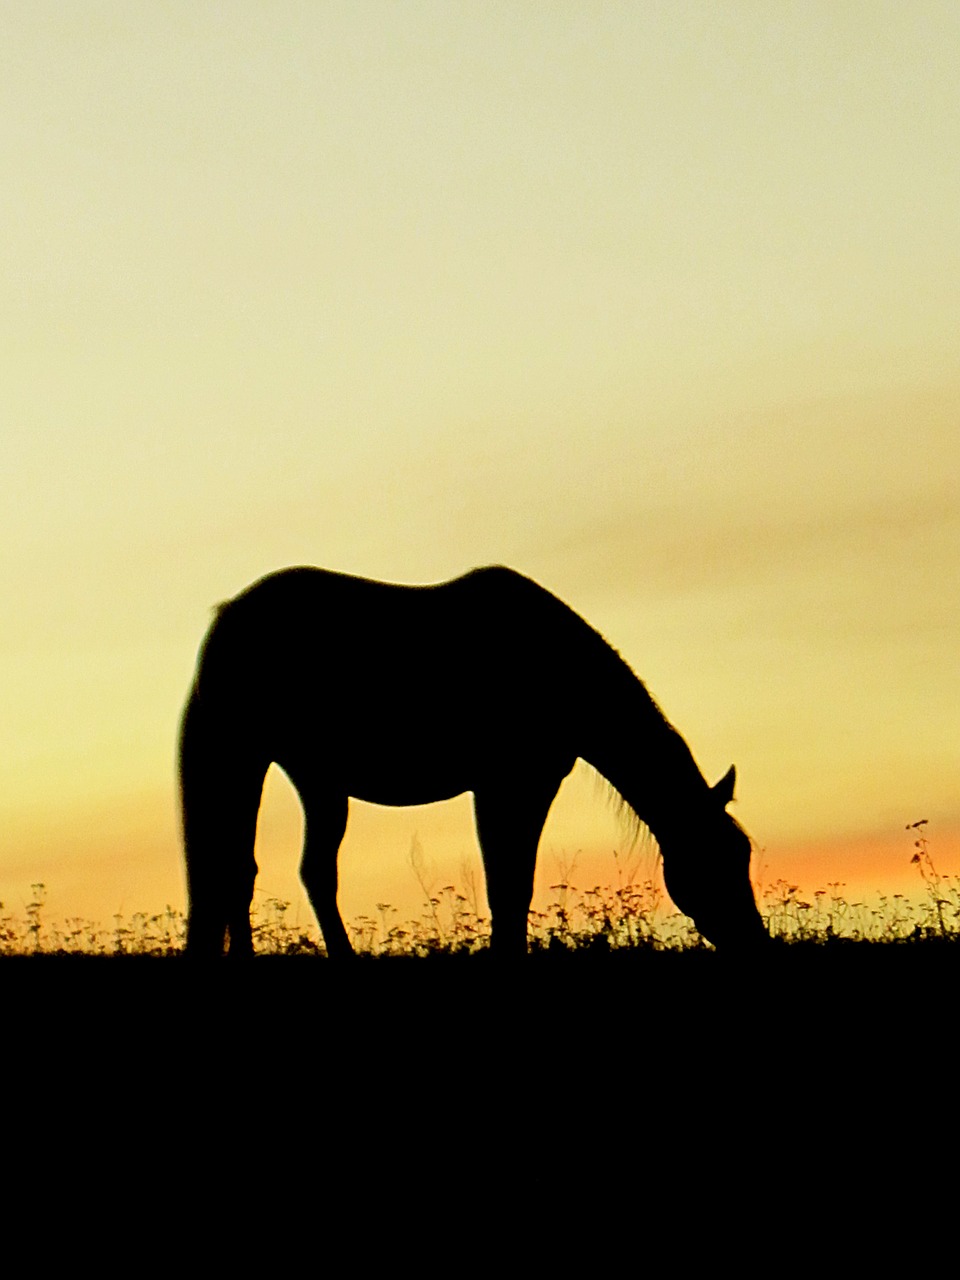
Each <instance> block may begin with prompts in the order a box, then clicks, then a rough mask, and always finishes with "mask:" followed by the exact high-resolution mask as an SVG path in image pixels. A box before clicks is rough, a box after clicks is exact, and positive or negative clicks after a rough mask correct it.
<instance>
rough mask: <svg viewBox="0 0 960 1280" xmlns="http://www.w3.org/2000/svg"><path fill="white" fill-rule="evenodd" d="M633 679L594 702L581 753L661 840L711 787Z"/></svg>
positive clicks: (668, 724)
mask: <svg viewBox="0 0 960 1280" xmlns="http://www.w3.org/2000/svg"><path fill="white" fill-rule="evenodd" d="M628 670H629V669H628ZM629 674H630V676H631V680H630V681H625V680H622V679H621V680H619V681H618V682H617V683H618V688H617V689H616V691H615V692H613V696H612V697H609V698H604V699H603V700H602V702H599V703H598V702H595V703H594V705H593V708H592V710H591V714H590V716H589V721H590V729H589V731H588V734H587V736H588V738H589V740H590V741H589V746H588V748H587V751H586V752H581V754H582V755H583V756H584V759H586V760H588V761H589V763H590V764H592V765H593V767H594V768H595V769H597V771H598V772H599V773H601V774H602V775H603V777H604V778H606V780H607V781H608V782H609V783H610V785H611V786H612V787H614V789H615V790H616V791H618V792H619V794H620V796H621V797H622V798H623V800H624V801H625V802H626V804H627V805H628V806H629V807H630V808H631V809H632V810H633V812H634V813H635V814H636V815H637V817H638V818H639V819H640V820H641V821H642V822H643V823H644V824H645V825H646V826H648V827H649V828H650V830H651V831H652V832H653V835H654V836H655V837H656V839H657V840H658V841H659V840H661V838H662V837H664V836H669V835H670V834H671V833H672V832H673V831H675V830H676V829H677V827H679V826H683V825H684V824H685V822H686V821H687V820H688V819H689V818H690V816H691V811H695V810H696V809H697V808H698V807H699V803H700V801H701V800H705V799H706V797H707V795H708V793H709V787H708V785H707V782H706V779H705V778H704V776H703V774H702V773H701V772H700V770H699V768H698V767H697V764H696V761H695V760H694V758H693V754H692V753H691V751H690V748H689V747H688V746H687V744H686V742H685V741H684V740H683V738H682V737H681V736H680V734H679V733H678V732H677V731H676V729H674V727H673V725H671V724H670V722H669V721H668V720H667V719H665V717H664V716H663V713H662V712H661V711H660V708H659V707H658V706H657V704H656V703H655V702H654V700H653V699H652V698H651V697H650V695H649V693H648V692H647V690H646V688H645V687H644V685H643V684H642V682H641V681H640V680H638V679H637V677H636V676H634V675H633V673H632V672H630V673H629Z"/></svg>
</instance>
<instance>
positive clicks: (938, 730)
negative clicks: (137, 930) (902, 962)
mask: <svg viewBox="0 0 960 1280" xmlns="http://www.w3.org/2000/svg"><path fill="white" fill-rule="evenodd" d="M3 27H4V34H3V41H2V42H0V291H2V293H0V302H2V305H0V486H2V490H0V493H2V501H0V542H2V546H3V547H4V549H5V550H4V554H3V555H2V557H0V599H2V601H3V614H4V620H3V626H2V629H0V672H2V678H0V822H2V837H3V839H2V846H0V899H2V900H3V901H5V902H6V904H7V907H8V908H10V907H13V908H14V909H19V907H20V905H21V904H22V902H23V901H25V900H26V898H27V897H28V896H29V885H30V883H31V882H32V881H35V880H44V881H46V883H47V884H48V886H49V890H50V902H51V908H52V909H54V910H56V911H57V912H59V914H66V913H68V912H69V913H76V912H84V913H86V914H90V915H97V916H99V917H100V918H107V917H109V916H110V915H111V914H112V913H113V912H114V911H115V910H117V909H118V908H120V907H121V906H122V907H123V908H124V909H125V910H137V909H140V908H143V909H153V908H154V907H156V906H162V905H163V904H164V903H165V902H166V901H172V902H174V903H181V904H182V902H183V886H182V877H181V871H180V861H179V851H178V843H177V832H176V815H175V808H174V787H173V753H174V738H175V733H176V724H177V718H178V715H179V708H180V705H181V703H182V700H183V697H184V695H185V692H186V688H187V685H188V683H189V679H190V674H191V669H192V666H193V661H194V657H195V653H196V648H197V645H198V643H199V640H200V638H201V636H202V633H203V631H204V629H205V627H206V625H207V622H208V619H209V610H210V607H211V606H212V605H213V604H214V603H215V602H217V601H218V600H221V599H223V598H225V597H227V596H228V595H230V594H231V593H233V592H235V591H237V590H239V589H240V588H241V587H242V586H244V585H245V584H246V583H248V582H249V581H251V580H252V579H254V578H256V577H258V576H259V575H261V574H262V573H264V572H267V571H269V570H271V569H274V568H277V567H280V566H282V565H285V564H296V563H313V564H321V565H325V566H328V567H331V568H336V569H340V570H345V571H347V572H353V573H361V574H365V575H369V576H373V577H384V578H391V579H394V580H400V581H410V582H422V581H436V580H439V579H442V578H446V577H450V576H452V575H455V574H457V573H460V572H462V571H464V570H465V569H468V568H470V567H472V566H474V565H477V564H482V563H486V562H492V561H499V562H503V563H507V564H511V565H513V566H515V567H516V568H518V569H520V570H521V571H523V572H525V573H528V574H529V575H531V576H532V577H534V578H536V579H538V580H539V581H541V582H542V583H543V584H544V585H545V586H547V587H549V588H550V589H551V590H553V591H555V592H556V593H557V594H559V595H560V596H562V597H563V598H564V599H566V600H567V601H568V602H569V603H570V604H571V605H573V606H574V607H575V608H576V609H577V610H578V611H579V612H581V613H582V614H583V615H584V616H585V617H587V618H588V619H589V620H590V621H591V622H592V623H593V624H594V625H596V626H597V627H599V628H600V629H601V630H602V631H603V632H604V633H605V634H606V635H607V637H608V638H609V639H610V640H611V642H612V643H613V644H615V645H616V646H617V648H619V649H620V651H621V652H622V653H623V654H624V656H625V657H626V658H627V659H628V661H629V662H630V663H631V665H633V667H634V669H635V670H636V671H637V673H638V674H639V675H640V676H641V677H642V678H643V679H645V680H646V682H647V684H648V685H649V687H650V689H651V691H652V692H653V693H654V695H655V696H656V697H657V698H658V700H659V701H660V703H661V705H662V706H663V708H664V710H665V712H666V713H667V715H668V716H669V717H670V718H671V719H672V720H673V721H674V722H675V723H676V724H677V726H678V727H679V728H680V729H681V731H682V732H683V733H684V735H685V736H686V737H687V739H688V741H689V742H690V744H691V746H692V748H693V750H694V753H695V754H696V756H697V758H698V760H699V761H700V763H701V765H702V767H703V769H704V771H705V772H706V773H707V775H708V776H709V777H710V778H711V780H712V779H714V778H715V777H717V776H719V775H720V774H721V773H722V772H724V771H725V769H726V768H727V766H728V765H729V764H730V763H731V761H735V762H736V764H737V766H738V771H739V778H740V783H739V795H740V802H739V805H738V808H737V813H738V816H739V817H740V819H741V820H742V821H743V823H744V825H746V826H747V828H748V829H749V830H750V831H751V833H752V834H753V835H754V837H755V839H756V840H757V842H758V844H759V845H761V846H762V847H763V849H764V850H765V854H764V857H765V860H766V863H767V864H768V866H769V867H772V868H774V871H775V870H776V868H777V866H778V862H777V859H778V857H780V858H781V859H783V862H782V866H783V867H784V868H789V867H790V866H793V865H798V864H796V863H791V862H790V860H789V859H790V857H800V854H799V853H797V851H798V850H801V851H802V849H803V848H804V847H807V846H809V848H810V849H816V850H818V851H819V852H818V853H817V855H816V857H817V859H818V863H817V865H819V863H820V862H823V863H824V867H823V881H824V883H825V882H826V881H828V880H831V879H839V880H842V879H844V878H845V876H844V874H843V872H844V870H845V868H848V867H849V864H850V858H849V853H847V854H844V853H843V850H847V851H849V850H850V849H852V848H867V847H870V848H877V849H881V848H882V849H885V850H887V852H886V853H885V854H883V855H882V856H881V855H880V854H878V855H877V858H878V861H877V864H876V865H877V867H878V871H877V874H878V876H879V875H880V874H881V873H882V874H883V875H884V876H887V875H893V874H895V873H896V874H899V873H900V871H901V870H903V869H906V874H907V875H908V876H909V874H910V872H909V865H908V860H909V852H910V841H909V839H908V838H906V839H905V840H904V845H903V849H904V852H903V865H902V867H901V863H900V860H899V857H898V855H897V853H896V837H895V835H892V834H891V833H897V832H900V831H902V828H903V826H904V825H905V824H906V823H908V822H910V821H913V820H915V819H918V818H920V817H927V818H929V819H930V821H931V828H930V834H931V837H932V839H933V842H934V844H933V848H934V852H935V853H938V852H939V854H940V856H941V859H942V861H943V862H944V864H945V869H950V870H960V796H958V794H957V779H958V764H960V749H958V734H957V725H958V715H957V712H958V697H957V676H958V660H957V652H958V648H957V634H958V627H957V623H958V610H960V605H958V591H957V585H958V584H957V565H958V552H960V503H958V496H960V495H958V478H960V466H958V464H960V430H958V427H960V354H958V346H957V339H956V335H957V334H958V333H960V287H958V284H960V280H958V277H960V271H958V267H960V250H958V240H957V226H958V225H960V168H958V166H957V165H956V164H955V163H954V160H953V157H954V155H955V151H956V139H957V137H960V90H958V88H957V86H958V84H960V10H958V8H957V6H956V5H954V4H952V3H948V2H947V0H942V2H939V3H937V2H934V0H918V2H917V3H913V4H911V5H902V4H898V3H884V2H871V3H857V2H855V0H846V2H845V3H842V4H840V5H838V4H836V3H826V2H824V3H821V2H820V0H808V2H807V3H803V4H799V3H798V4H776V5H774V4H770V5H757V4H754V3H728V4H724V5H722V6H715V5H708V4H705V3H689V4H682V3H681V4H678V3H676V0H671V2H670V3H659V4H658V3H644V4H636V3H629V4H617V3H612V2H609V0H603V2H602V3H601V2H599V0H598V2H597V3H580V4H573V3H570V4H567V3H559V4H554V5H543V6H541V5H533V4H529V5H526V4H525V5H517V4H515V3H510V4H507V3H504V4H498V3H488V4H484V5H466V4H451V3H449V2H445V3H435V4H429V3H418V2H416V0H413V2H411V3H405V4H403V5H399V4H386V3H362V2H358V0H351V2H350V3H345V4H328V3H324V4H319V5H313V4H303V3H294V2H292V0H290V2H287V0H279V2H278V3H276V4H273V5H270V6H264V5H262V4H260V3H248V2H244V0H235V2H234V3H231V4H230V5H223V6H221V5H212V4H196V3H189V4H188V3H180V2H179V0H175V2H174V3H170V4H165V5H163V6H157V5H153V4H139V3H137V4H131V3H129V2H128V0H123V2H122V3H121V0H101V2H99V3H93V2H89V3H88V2H81V3H78V4H76V5H70V6H64V5H62V4H58V3H43V2H42V0H40V2H37V0H31V3H29V4H28V3H14V4H10V5H7V6H6V7H5V10H4V15H3ZM269 792H270V794H269V804H268V807H267V813H266V815H265V823H266V826H267V828H268V839H267V840H266V842H265V846H266V847H265V863H266V864H267V865H265V867H264V877H263V880H264V884H265V885H266V886H267V888H268V889H269V891H271V892H276V893H280V894H282V895H285V896H289V897H295V895H296V892H297V891H296V888H295V878H294V877H295V865H296V847H295V846H296V839H297V834H296V827H297V814H296V806H295V804H294V803H293V801H292V800H291V798H290V797H289V795H287V796H284V794H283V791H282V785H281V784H280V783H279V782H278V781H276V780H272V781H271V784H270V789H269ZM273 832H276V834H275V835H273V834H271V833H273ZM414 832H417V833H418V835H419V839H420V841H421V843H422V845H423V847H424V850H425V853H426V855H427V857H428V859H431V858H432V859H433V861H434V862H435V864H436V865H437V866H438V867H441V868H445V867H447V866H448V865H450V866H452V867H453V868H454V869H456V868H457V867H458V865H459V862H460V859H461V857H462V856H464V854H465V853H466V854H468V855H469V856H474V855H475V843H474V840H473V835H472V832H471V829H470V823H469V809H468V807H467V806H465V804H464V803H463V802H460V803H458V804H454V805H452V806H451V807H450V808H449V809H445V810H443V811H439V810H437V811H431V812H428V811H419V812H417V813H394V814H382V813H378V812H376V811H362V812H361V813H360V814H359V816H358V817H357V819H356V820H355V821H354V822H353V823H352V825H351V830H350V832H349V834H348V846H347V848H346V849H345V853H344V879H345V894H344V903H345V907H346V909H347V911H348V912H350V911H357V910H364V909H369V908H370V906H371V905H372V904H373V902H375V901H377V900H383V898H384V897H390V898H392V899H396V898H398V897H399V896H400V894H401V889H400V888H398V887H397V886H398V885H399V884H400V882H401V880H402V881H403V884H404V885H406V882H407V880H409V872H408V871H407V870H406V858H407V854H408V851H409V848H410V844H411V840H412V838H413V834H414ZM617 834H618V833H617V831H616V825H615V821H614V820H613V818H612V816H611V814H610V812H609V810H608V809H607V808H606V807H605V805H604V803H603V801H602V800H598V799H597V796H596V794H595V789H594V787H593V784H592V782H591V781H590V780H589V778H588V777H587V776H586V775H585V774H584V776H582V777H579V778H575V779H574V780H573V781H572V782H571V783H570V784H568V786H567V788H566V789H565V792H564V796H563V797H562V802H561V804H560V806H559V808H558V811H557V813H556V814H555V815H553V817H552V819H551V824H550V826H549V827H548V830H547V832H546V835H545V838H544V844H543V846H542V848H543V856H544V858H545V860H546V866H547V868H548V874H550V875H552V869H551V868H552V866H553V865H555V864H556V861H557V860H558V859H560V858H561V857H562V856H564V855H565V854H566V855H568V854H569V853H571V852H572V851H574V850H575V848H582V849H583V850H584V851H585V854H584V856H587V854H588V853H590V851H591V850H593V851H597V850H603V849H606V848H608V847H609V846H610V844H611V842H612V841H614V840H615V839H616V837H617ZM831 839H836V841H837V850H838V853H837V859H838V863H839V864H840V865H839V866H838V867H837V872H838V874H836V875H834V874H833V871H834V868H833V867H832V866H830V865H826V864H828V863H829V855H828V854H827V855H825V854H824V852H823V850H824V849H825V848H828V842H829V840H831ZM778 851H779V852H778ZM787 851H792V852H791V853H790V854H789V857H788V852H787ZM845 858H846V859H847V861H846V862H845V861H844V859H845ZM884 858H886V859H887V861H884V860H883V859H884ZM551 860H552V861H551ZM444 874H445V873H444ZM404 877H406V880H404V879H403V878H404ZM441 878H443V875H442V876H441ZM383 885H386V886H387V888H386V889H384V888H383V887H382V886H383ZM414 896H415V895H414ZM298 901H299V900H298ZM301 905H302V904H301Z"/></svg>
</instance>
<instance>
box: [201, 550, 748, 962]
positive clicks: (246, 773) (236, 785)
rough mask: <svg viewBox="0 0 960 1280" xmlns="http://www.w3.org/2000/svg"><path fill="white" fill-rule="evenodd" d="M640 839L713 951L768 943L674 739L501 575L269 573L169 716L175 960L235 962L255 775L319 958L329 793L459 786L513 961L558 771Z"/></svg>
mask: <svg viewBox="0 0 960 1280" xmlns="http://www.w3.org/2000/svg"><path fill="white" fill-rule="evenodd" d="M578 756H579V757H582V758H583V759H584V760H586V761H588V762H589V763H590V764H591V765H593V767H594V768H595V769H597V771H598V772H599V773H600V774H602V775H603V777H604V778H605V779H606V780H607V781H608V782H609V783H610V784H611V786H612V787H613V788H614V789H615V790H616V791H617V792H618V793H619V795H620V796H621V797H622V799H623V801H624V803H625V805H626V806H627V807H628V809H629V810H630V811H632V813H633V814H634V815H635V816H636V817H637V818H638V819H639V820H641V821H642V822H643V823H645V824H646V826H648V827H649V829H650V830H651V832H652V833H653V835H654V837H655V838H656V840H657V842H658V844H659V846H660V850H661V853H662V856H663V870H664V879H665V882H666V886H667V891H668V892H669V894H670V896H671V898H672V899H673V900H674V902H675V903H676V905H677V906H678V907H679V908H680V910H681V911H683V912H685V913H686V914H688V915H690V916H692V917H693V919H694V921H695V923H696V925H697V928H698V929H699V930H700V932H701V933H702V934H703V935H704V936H705V937H706V938H708V939H709V940H710V941H711V942H713V943H715V944H716V945H717V946H718V947H725V948H726V947H738V946H742V945H745V944H752V943H754V942H757V941H759V940H761V939H763V938H765V937H766V933H765V930H764V927H763V922H762V920H761V918H760V914H759V912H758V910H757V906H756V902H755V900H754V896H753V890H752V888H751V885H750V875H749V869H750V840H749V837H748V836H747V835H746V833H745V832H744V831H743V829H742V828H741V827H740V826H739V825H738V824H737V822H735V821H734V819H733V818H732V817H730V815H729V814H728V813H727V812H726V806H727V804H728V803H729V802H730V800H732V798H733V787H734V781H735V772H734V770H733V769H732V768H731V769H730V771H729V773H727V775H726V776H725V777H724V778H722V779H721V780H720V782H718V783H717V784H716V786H714V787H710V786H709V785H708V784H707V782H706V781H705V779H704V778H703V775H702V774H701V773H700V770H699V769H698V768H697V765H696V764H695V763H694V760H693V756H692V755H691V753H690V750H689V748H688V747H687V745H686V743H685V742H684V740H683V738H681V736H680V735H679V733H677V731H676V730H675V729H674V728H673V727H672V726H671V725H670V724H669V723H668V721H667V720H666V719H665V718H664V716H663V714H662V713H661V711H660V709H659V708H658V706H657V704H656V703H655V702H654V700H653V698H652V697H651V696H650V694H649V693H648V692H647V690H646V688H645V687H644V685H643V684H642V683H641V681H640V680H638V679H637V677H636V676H635V675H634V674H633V672H632V671H631V670H630V668H629V667H628V666H627V664H626V663H625V662H624V661H623V659H622V658H621V657H620V655H619V654H618V653H617V652H616V651H615V650H614V649H612V648H611V647H610V645H609V644H607V642H606V641H605V640H604V639H603V637H602V636H601V635H600V634H599V633H598V632H596V631H594V629H593V628H592V627H591V626H589V625H588V623H586V622H585V621H584V620H583V619H582V618H580V617H579V616H578V615H577V614H576V613H574V612H573V610H572V609H569V608H568V607H567V606H566V605H565V604H563V603H562V602H561V601H560V600H558V599H557V598H556V597H555V596H552V595H551V594H550V593H549V592H548V591H545V590H544V589H543V588H542V587H540V586H538V585H537V584H536V583H535V582H532V581H531V580H530V579H529V578H525V577H523V576H522V575H521V574H519V573H515V572H514V571H513V570H511V569H505V568H502V567H499V566H494V567H489V568H484V569H476V570H474V571H473V572H472V573H468V574H466V575H465V576H464V577H462V578H456V579H454V580H453V581H452V582H445V583H440V584H437V585H435V586H426V587H410V586H399V585H395V584H392V583H385V582H372V581H369V580H367V579H365V578H354V577H348V576H346V575H345V574H340V573H330V572H328V571H327V570H324V569H313V568H296V569H284V570H281V571H280V572H278V573H273V574H270V575H268V576H267V577H265V578H262V579H261V580H260V581H258V582H255V583H254V584H253V585H252V586H251V587H249V588H247V590H245V591H243V592H242V593H241V594H240V595H238V596H237V597H236V598H235V599H233V600H230V601H228V602H227V603H226V604H223V605H221V606H220V607H219V609H218V610H217V612H216V617H215V619H214V621H213V623H212V625H211V627H210V629H209V631H208V632H207V635H206V638H205V639H204V642H203V645H202V648H201V651H200V656H199V659H198V662H197V672H196V678H195V680H194V684H193V688H192V690H191V692H190V696H189V698H188V700H187V704H186V707H185V709H184V713H183V720H182V724H181V735H180V788H181V805H182V818H183V836H184V845H185V850H186V865H187V880H188V887H189V896H190V910H189V922H188V929H187V953H188V954H194V955H219V954H222V952H223V949H224V942H225V940H226V939H228V938H229V952H230V954H231V955H235V954H239V955H243V954H250V953H251V952H252V950H253V943H252V937H251V930H250V903H251V899H252V897H253V885H254V879H255V877H256V874H257V864H256V862H255V860H254V839H255V835H256V826H257V813H258V810H259V807H260V796H261V791H262V787H263V780H264V775H265V774H266V771H267V768H268V767H269V765H270V764H271V762H275V763H276V764H278V765H280V766H281V768H282V769H283V770H284V772H285V773H286V774H287V776H288V777H289V778H290V780H291V782H292V783H293V785H294V787H295V788H296V789H297V791H298V792H299V795H300V799H301V801H302V804H303V809H304V815H305V835H304V848H303V858H302V862H301V868H300V873H301V878H302V880H303V883H304V886H305V888H306V890H307V893H308V895H309V898H310V902H311V905H312V906H313V909H314V911H315V913H316V916H317V920H318V922H319V925H320V928H321V929H322V931H323V939H324V943H325V945H326V949H327V953H328V955H330V956H331V957H339V956H345V955H350V954H352V948H351V946H350V941H349V939H348V937H347V933H346V930H345V929H344V927H343V921H342V920H341V918H340V913H339V910H338V908H337V853H338V850H339V847H340V842H341V840H342V839H343V835H344V831H345V830H346V825H347V804H348V797H350V796H354V797H356V798H357V799H360V800H368V801H372V802H374V803H376V804H384V805H412V804H425V803H427V802H429V801H433V800H445V799H448V798H450V797H451V796H456V795H460V794H462V793H463V792H465V791H472V792H473V798H474V814H475V818H476V826H477V836H478V838H479V842H480V848H481V851H482V853H483V861H484V869H485V872H486V883H487V897H488V901H489V904H490V916H491V950H492V951H493V952H495V953H498V954H505V955H509V954H522V953H524V952H525V951H526V945H527V914H528V911H529V908H530V899H531V896H532V893H533V876H534V867H535V864H536V859H537V845H538V842H539V838H540V832H541V830H542V828H543V825H544V822H545V821H546V817H547V812H548V810H549V809H550V805H551V803H552V801H553V799H554V796H555V795H556V793H557V790H558V788H559V786H560V783H561V782H562V781H563V779H564V778H565V777H566V775H567V774H568V773H569V772H570V770H571V769H572V768H573V766H574V763H575V762H576V760H577V757H578Z"/></svg>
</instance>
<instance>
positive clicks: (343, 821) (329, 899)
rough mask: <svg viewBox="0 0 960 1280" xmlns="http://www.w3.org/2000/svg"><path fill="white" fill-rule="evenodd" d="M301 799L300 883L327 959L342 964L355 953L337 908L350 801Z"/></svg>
mask: <svg viewBox="0 0 960 1280" xmlns="http://www.w3.org/2000/svg"><path fill="white" fill-rule="evenodd" d="M298 790H299V788H298ZM300 798H301V800H302V801H303V809H304V839H303V857H302V858H301V860H300V879H301V880H302V881H303V886H304V888H305V889H306V891H307V897H308V898H309V899H310V905H311V907H313V913H314V915H315V916H316V917H317V923H318V924H319V926H320V932H321V933H322V934H323V944H324V946H325V947H326V949H327V955H328V956H329V957H330V959H331V960H343V959H345V958H346V957H347V956H352V955H353V953H354V952H353V947H352V946H351V945H350V939H349V937H348V936H347V931H346V929H345V928H344V927H343V920H342V918H341V916H340V908H339V907H338V906H337V891H338V889H339V875H338V872H337V855H338V854H339V852H340V842H341V840H342V839H343V836H344V832H345V831H346V829H347V807H348V801H347V797H346V796H338V797H331V796H329V795H317V794H316V793H313V794H308V795H306V796H305V795H304V793H303V791H300Z"/></svg>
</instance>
